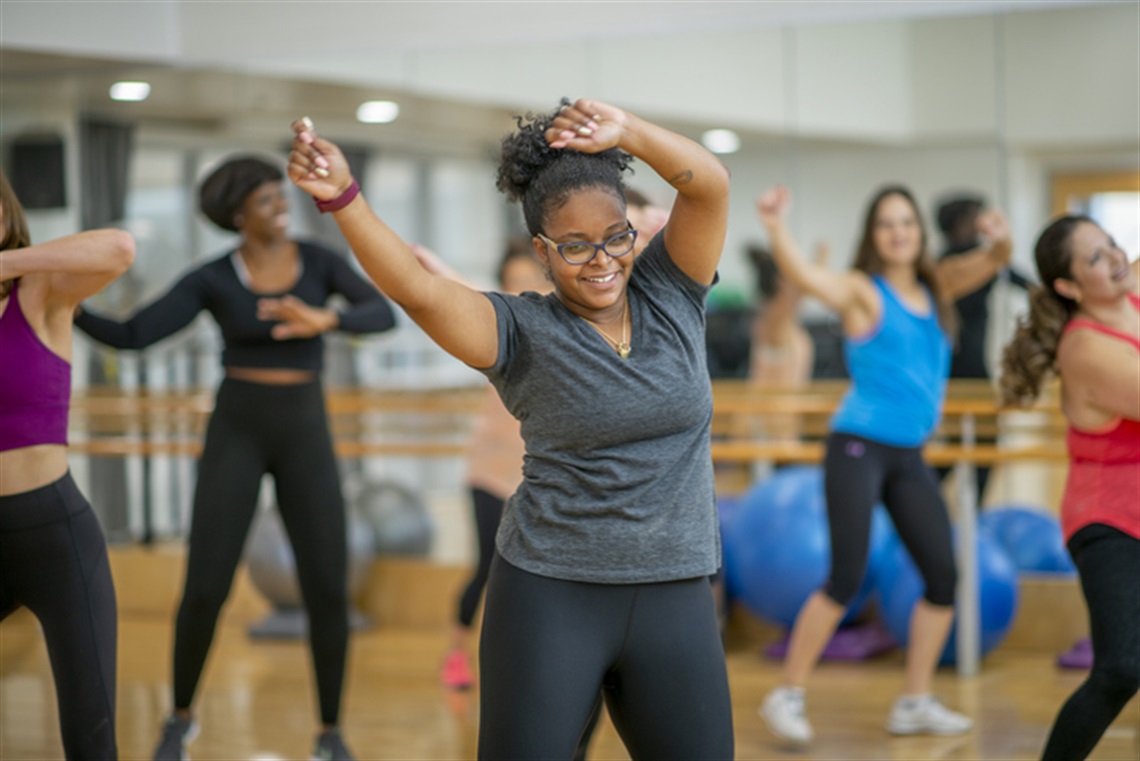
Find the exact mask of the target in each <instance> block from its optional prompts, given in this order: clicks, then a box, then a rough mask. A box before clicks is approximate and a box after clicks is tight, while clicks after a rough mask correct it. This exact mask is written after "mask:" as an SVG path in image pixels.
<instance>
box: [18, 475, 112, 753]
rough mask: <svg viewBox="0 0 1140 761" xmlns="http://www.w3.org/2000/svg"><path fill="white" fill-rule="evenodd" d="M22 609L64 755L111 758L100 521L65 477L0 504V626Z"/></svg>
mask: <svg viewBox="0 0 1140 761" xmlns="http://www.w3.org/2000/svg"><path fill="white" fill-rule="evenodd" d="M21 606H27V608H28V610H30V611H31V612H32V613H33V614H34V615H35V617H36V618H37V619H39V622H40V626H41V627H42V628H43V632H44V640H45V641H46V643H47V651H48V658H49V659H50V661H51V670H52V676H53V677H54V678H55V692H56V702H57V704H58V706H59V725H60V734H61V736H62V740H63V752H64V754H65V755H66V756H67V758H69V759H90V760H91V761H109V760H110V761H113V759H116V758H118V749H117V748H116V745H115V644H116V637H117V633H118V629H117V608H116V605H115V587H114V584H113V583H112V580H111V567H110V564H109V561H108V560H107V544H106V542H105V541H104V539H103V531H102V529H101V528H100V527H99V521H98V519H97V518H96V517H95V513H94V512H93V511H92V509H91V505H90V504H88V502H87V500H86V499H85V498H84V497H83V495H82V494H81V493H80V491H79V488H78V487H77V486H76V485H75V482H74V481H72V479H71V476H70V475H65V476H64V477H63V478H61V479H59V480H58V481H56V482H54V483H51V484H48V485H47V486H42V487H40V488H38V489H34V490H32V491H28V492H23V493H21V494H12V495H9V496H4V497H0V620H2V619H4V618H6V617H7V616H8V615H9V614H11V613H12V612H13V611H15V610H16V609H18V608H19V607H21Z"/></svg>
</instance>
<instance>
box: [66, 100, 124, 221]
mask: <svg viewBox="0 0 1140 761" xmlns="http://www.w3.org/2000/svg"><path fill="white" fill-rule="evenodd" d="M134 133H135V128H134V125H133V124H127V123H123V122H117V121H114V120H111V119H107V118H104V117H98V116H90V115H84V116H82V117H80V121H79V167H80V169H79V176H80V186H81V188H82V197H81V199H80V213H81V217H82V221H83V229H85V230H92V229H95V228H100V227H107V226H109V225H112V224H115V223H117V222H121V221H122V219H123V218H124V217H125V216H126V205H127V183H128V178H129V177H130V167H131V150H132V148H133V146H134Z"/></svg>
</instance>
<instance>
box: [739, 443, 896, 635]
mask: <svg viewBox="0 0 1140 761" xmlns="http://www.w3.org/2000/svg"><path fill="white" fill-rule="evenodd" d="M892 532H893V529H892V527H891V524H890V519H889V518H887V516H886V514H885V512H884V511H883V510H882V508H879V507H876V508H875V512H874V514H873V516H872V521H871V537H870V546H869V549H868V572H867V573H866V574H865V575H864V578H863V582H862V585H861V587H860V589H859V592H858V594H857V595H856V597H855V599H854V600H853V601H852V602H851V605H850V606H849V607H848V611H847V615H846V616H845V618H844V622H850V621H851V620H853V619H854V618H855V617H856V616H858V615H859V613H860V612H861V611H862V609H863V607H864V605H865V604H866V602H867V600H868V598H869V597H870V594H871V591H872V589H873V588H874V570H873V569H874V568H876V567H877V565H878V560H877V556H878V554H879V553H880V552H881V551H882V549H883V548H884V547H885V546H886V544H887V540H888V538H889V536H890V534H891V533H892ZM723 538H724V549H725V552H724V555H725V560H724V567H725V583H726V585H727V587H728V588H729V589H731V590H732V591H733V594H734V595H735V597H736V599H739V600H740V601H741V602H742V603H743V604H744V606H745V607H746V608H748V610H750V611H751V612H752V613H754V614H755V615H757V616H759V617H760V618H763V619H765V620H766V621H769V622H772V623H776V624H779V625H782V626H784V627H788V628H790V627H791V626H792V624H794V623H795V620H796V615H797V614H798V613H799V611H800V608H801V607H803V604H804V603H805V602H806V601H807V599H808V597H810V596H811V594H812V593H813V592H815V591H816V590H818V589H820V588H821V587H822V586H823V584H824V583H825V582H826V580H827V575H828V571H829V570H830V567H831V538H830V535H829V534H828V525H827V507H826V503H825V499H824V491H823V471H822V469H820V468H819V467H815V466H797V467H789V468H784V469H781V470H779V471H777V472H776V473H775V474H773V475H772V476H771V477H769V478H767V479H765V480H764V481H761V482H760V483H758V484H756V485H755V486H753V487H752V488H751V489H750V490H749V491H748V492H747V493H745V494H744V495H743V496H742V497H741V499H740V501H739V504H738V505H737V506H736V508H735V510H734V511H733V513H732V517H731V519H730V520H729V521H728V522H727V524H726V525H725V529H724V533H723Z"/></svg>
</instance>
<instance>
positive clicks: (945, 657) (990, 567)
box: [876, 530, 1018, 665]
mask: <svg viewBox="0 0 1140 761" xmlns="http://www.w3.org/2000/svg"><path fill="white" fill-rule="evenodd" d="M954 542H955V545H957V536H956V535H955V539H954ZM977 578H978V583H979V589H980V591H979V597H980V604H979V614H980V616H981V651H982V655H985V654H987V653H989V652H990V651H991V650H993V649H994V648H995V647H997V646H998V645H999V644H1001V642H1002V640H1004V639H1005V637H1006V635H1007V634H1009V629H1010V626H1012V625H1013V619H1014V617H1015V616H1016V614H1017V602H1018V587H1017V568H1016V567H1015V566H1014V564H1013V561H1012V560H1010V558H1009V555H1007V554H1006V552H1005V550H1004V549H1002V547H1001V545H1000V544H999V543H998V541H997V540H996V539H995V538H994V537H992V536H991V535H990V534H989V532H988V531H986V530H981V531H979V532H978V535H977ZM923 588H924V586H923V581H922V576H921V575H920V574H919V572H918V568H917V567H916V566H915V564H914V561H913V560H911V557H910V554H909V553H908V552H907V550H906V547H905V546H903V543H902V541H901V540H899V539H898V538H897V536H896V537H895V538H894V539H893V540H892V541H891V542H890V546H889V547H888V548H887V550H886V552H885V553H884V557H883V565H882V567H881V568H880V570H879V573H878V575H877V582H876V591H877V592H878V595H879V613H880V615H881V616H882V619H883V623H884V624H885V625H886V627H887V630H888V631H889V632H890V633H891V636H892V637H894V638H895V640H896V641H897V642H898V643H899V644H900V645H902V646H903V647H906V645H907V640H908V639H909V636H910V617H911V613H912V612H913V611H914V606H915V604H916V603H917V602H918V599H919V597H921V596H922V591H923ZM956 623H957V622H956V621H955V624H956ZM956 660H957V637H956V635H955V633H954V630H953V629H951V633H950V637H949V638H948V640H947V642H946V647H945V648H944V649H943V651H942V657H941V659H940V661H939V662H940V663H941V664H942V665H951V664H953V663H955V661H956Z"/></svg>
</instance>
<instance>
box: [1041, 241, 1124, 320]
mask: <svg viewBox="0 0 1140 761" xmlns="http://www.w3.org/2000/svg"><path fill="white" fill-rule="evenodd" d="M1069 251H1070V254H1071V256H1072V260H1071V261H1070V264H1069V272H1070V274H1071V276H1072V277H1071V279H1069V278H1057V280H1056V281H1055V282H1054V286H1053V287H1054V288H1055V289H1056V291H1057V292H1058V293H1060V294H1061V295H1062V296H1065V297H1067V298H1071V299H1073V300H1075V301H1078V302H1080V303H1081V304H1082V305H1089V304H1097V303H1107V302H1113V301H1116V300H1117V299H1120V298H1123V297H1125V296H1126V295H1127V294H1128V293H1130V292H1132V291H1133V290H1134V289H1135V288H1136V275H1135V273H1134V272H1133V271H1132V268H1131V267H1129V266H1128V257H1127V256H1126V255H1125V253H1124V252H1123V251H1122V250H1121V249H1120V247H1119V246H1117V245H1116V243H1115V241H1113V239H1112V237H1111V236H1109V234H1108V233H1106V232H1105V231H1104V230H1102V229H1101V228H1100V226H1099V225H1096V224H1094V223H1092V222H1081V223H1080V224H1078V225H1077V226H1076V227H1075V228H1073V231H1072V233H1071V234H1070V236H1069Z"/></svg>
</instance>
